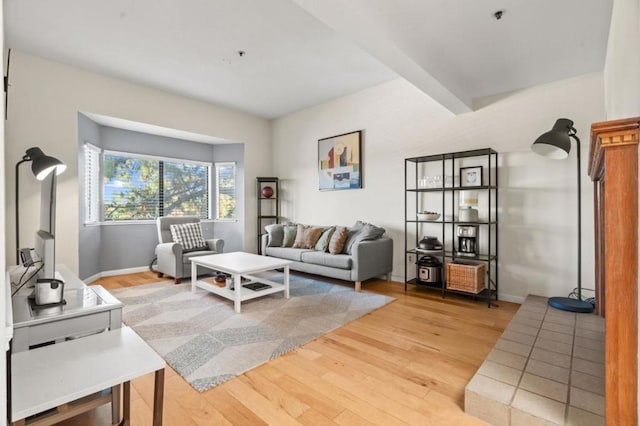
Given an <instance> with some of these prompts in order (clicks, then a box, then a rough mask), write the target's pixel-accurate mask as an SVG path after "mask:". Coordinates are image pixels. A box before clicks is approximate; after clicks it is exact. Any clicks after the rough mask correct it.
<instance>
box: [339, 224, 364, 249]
mask: <svg viewBox="0 0 640 426" xmlns="http://www.w3.org/2000/svg"><path fill="white" fill-rule="evenodd" d="M363 228H364V222H362V221H357V222H356V223H355V224H354V225H353V226H350V227H348V228H347V233H348V235H347V241H345V243H344V247H343V249H342V252H343V253H346V254H350V253H351V247H352V246H353V243H354V242H355V240H356V238H357V237H358V234H359V233H360V231H361V230H362V229H363Z"/></svg>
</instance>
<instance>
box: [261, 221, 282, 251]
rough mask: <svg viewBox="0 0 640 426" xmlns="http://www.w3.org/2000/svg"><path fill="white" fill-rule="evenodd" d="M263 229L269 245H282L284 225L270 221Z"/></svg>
mask: <svg viewBox="0 0 640 426" xmlns="http://www.w3.org/2000/svg"><path fill="white" fill-rule="evenodd" d="M264 229H265V231H267V233H268V234H269V244H268V246H269V247H282V240H284V225H282V224H280V223H272V224H271V225H267V226H265V227H264Z"/></svg>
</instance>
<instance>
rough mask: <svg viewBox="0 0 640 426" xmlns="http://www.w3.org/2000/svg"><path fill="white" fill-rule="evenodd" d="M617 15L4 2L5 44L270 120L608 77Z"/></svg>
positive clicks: (141, 1)
mask: <svg viewBox="0 0 640 426" xmlns="http://www.w3.org/2000/svg"><path fill="white" fill-rule="evenodd" d="M611 7H612V0H560V1H559V0H535V1H532V0H483V1H474V0H348V1H345V0H322V1H317V0H181V1H175V0H109V1H104V0H56V1H41V0H5V1H4V19H5V31H6V38H5V44H6V47H9V48H13V49H17V50H21V51H24V52H27V53H31V54H34V55H37V56H41V57H45V58H48V59H51V60H54V61H58V62H62V63H67V64H71V65H75V66H78V67H81V68H85V69H88V70H92V71H95V72H99V73H102V74H105V75H109V76H113V77H117V78H121V79H124V80H128V81H132V82H136V83H140V84H144V85H147V86H151V87H156V88H159V89H162V90H166V91H169V92H173V93H178V94H181V95H185V96H189V97H192V98H196V99H200V100H204V101H207V102H212V103H216V104H221V105H225V106H229V107H233V108H237V109H239V110H243V111H247V112H249V113H253V114H256V115H259V116H263V117H267V118H276V117H281V116H284V115H286V114H289V113H292V112H295V111H298V110H301V109H304V108H307V107H309V106H313V105H316V104H319V103H322V102H325V101H328V100H331V99H335V98H338V97H340V96H344V95H347V94H350V93H354V92H357V91H359V90H361V89H364V88H367V87H370V86H373V85H376V84H379V83H382V82H384V81H387V80H390V79H392V78H395V77H397V76H398V75H400V76H402V77H404V78H406V79H407V80H408V81H410V82H411V83H413V84H414V85H415V86H416V87H418V88H420V89H421V90H423V91H424V92H425V93H427V94H428V95H430V96H431V97H433V98H434V99H435V100H437V101H438V102H440V103H441V104H442V105H444V106H445V107H446V108H448V109H450V110H451V111H453V112H455V113H462V112H466V111H469V110H470V108H471V105H472V102H473V99H476V98H478V97H482V96H487V95H492V94H497V93H502V92H508V91H513V90H517V89H522V88H525V87H530V86H534V85H537V84H542V83H545V82H550V81H554V80H560V79H564V78H569V77H573V76H576V75H580V74H585V73H590V72H596V71H602V69H603V66H604V59H605V53H606V45H607V36H608V31H609V22H610V17H611ZM499 9H503V10H504V11H505V12H504V15H503V17H502V19H501V20H496V19H495V18H494V17H493V13H494V12H495V11H497V10H499ZM240 50H242V51H245V52H246V53H245V55H244V56H242V57H241V56H240V55H239V54H238V51H240Z"/></svg>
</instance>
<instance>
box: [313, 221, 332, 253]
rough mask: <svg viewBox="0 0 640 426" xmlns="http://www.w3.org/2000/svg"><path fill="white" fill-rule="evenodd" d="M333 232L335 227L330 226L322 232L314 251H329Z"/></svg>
mask: <svg viewBox="0 0 640 426" xmlns="http://www.w3.org/2000/svg"><path fill="white" fill-rule="evenodd" d="M335 230H336V227H335V226H330V227H328V228H327V229H325V230H324V231H322V235H320V238H319V239H318V242H317V243H316V247H315V249H316V250H318V251H327V250H328V249H329V241H331V236H332V235H333V233H334V231H335Z"/></svg>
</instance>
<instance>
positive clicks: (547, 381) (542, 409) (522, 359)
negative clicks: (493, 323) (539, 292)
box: [465, 296, 604, 426]
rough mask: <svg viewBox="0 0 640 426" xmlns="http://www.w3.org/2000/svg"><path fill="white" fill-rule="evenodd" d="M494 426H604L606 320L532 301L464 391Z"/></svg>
mask: <svg viewBox="0 0 640 426" xmlns="http://www.w3.org/2000/svg"><path fill="white" fill-rule="evenodd" d="M465 411H466V412H467V413H469V414H471V415H473V416H476V417H478V418H480V419H482V420H484V421H486V422H488V423H490V424H492V425H496V426H502V425H510V426H519V425H527V426H529V425H530V426H537V425H571V426H577V425H580V426H591V425H604V319H603V318H601V317H599V316H596V315H595V314H577V313H572V312H564V311H559V310H557V309H554V308H552V307H550V306H548V305H547V298H545V297H539V296H528V297H527V299H526V300H525V303H523V304H522V306H521V307H520V309H519V310H518V312H517V313H516V315H514V317H513V319H512V320H511V322H510V323H509V326H508V327H507V328H506V330H505V331H504V333H503V334H502V336H501V337H500V339H499V340H498V342H497V343H496V345H495V346H494V348H493V350H492V351H491V353H489V356H487V359H486V360H485V361H484V363H483V364H482V366H481V367H480V368H479V369H478V371H477V372H476V374H475V376H474V377H473V378H472V379H471V381H470V382H469V384H468V385H467V387H466V391H465Z"/></svg>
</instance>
